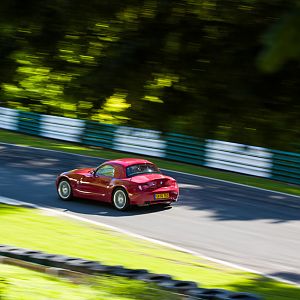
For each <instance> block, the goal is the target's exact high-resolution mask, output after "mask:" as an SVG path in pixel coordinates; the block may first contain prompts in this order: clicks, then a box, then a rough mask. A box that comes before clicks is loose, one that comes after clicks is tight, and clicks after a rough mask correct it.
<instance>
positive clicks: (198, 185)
mask: <svg viewBox="0 0 300 300" xmlns="http://www.w3.org/2000/svg"><path fill="white" fill-rule="evenodd" d="M125 156H126V155H125ZM102 161H103V160H101V159H97V158H89V157H83V156H76V155H72V154H67V153H66V154H64V153H59V152H54V151H52V152H51V151H43V150H38V149H32V148H25V147H16V146H10V145H5V144H0V179H1V180H0V196H4V197H8V198H13V199H16V200H21V201H26V202H31V203H34V204H39V205H43V206H48V207H52V208H56V209H59V210H67V211H69V212H71V213H73V214H76V215H79V216H82V217H85V218H89V219H92V220H96V221H97V220H98V221H100V222H103V223H106V224H109V225H113V226H117V227H120V228H123V229H126V230H129V231H131V232H133V233H138V234H141V235H144V236H147V237H150V238H154V239H158V240H161V241H165V242H168V243H172V244H175V245H177V246H181V247H184V248H187V249H190V250H193V251H197V252H199V253H201V254H204V255H206V256H210V257H213V258H217V259H221V260H225V261H228V262H231V263H234V264H238V265H241V266H243V267H245V268H250V269H254V270H257V271H259V272H263V273H265V274H267V275H270V276H277V277H280V278H282V279H286V280H290V281H293V282H295V283H297V284H300V197H292V196H287V195H283V194H278V193H272V192H268V191H263V190H259V189H253V188H248V187H244V186H239V185H234V184H230V183H225V182H221V181H216V180H212V179H206V178H201V177H196V176H190V175H184V174H179V173H175V172H165V173H167V174H168V175H171V176H173V177H174V178H175V179H176V180H177V181H178V182H179V185H180V192H181V195H180V200H179V202H178V203H176V204H174V205H173V207H172V208H170V209H165V210H162V209H158V208H155V207H145V208H134V209H132V210H130V211H128V212H125V213H124V212H118V211H116V210H114V209H113V208H112V207H111V206H109V205H105V204H101V203H98V202H92V201H86V200H76V201H72V202H64V201H61V200H59V199H58V197H57V195H56V190H55V185H54V181H55V178H56V175H57V174H59V173H61V172H63V171H67V170H70V169H74V168H78V167H90V166H91V167H93V166H97V165H99V164H101V162H102Z"/></svg>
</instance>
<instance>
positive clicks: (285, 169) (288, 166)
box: [271, 150, 300, 184]
mask: <svg viewBox="0 0 300 300" xmlns="http://www.w3.org/2000/svg"><path fill="white" fill-rule="evenodd" d="M271 152H272V154H273V156H272V178H273V179H275V180H279V181H285V182H290V183H294V184H300V154H298V153H292V152H284V151H278V150H271Z"/></svg>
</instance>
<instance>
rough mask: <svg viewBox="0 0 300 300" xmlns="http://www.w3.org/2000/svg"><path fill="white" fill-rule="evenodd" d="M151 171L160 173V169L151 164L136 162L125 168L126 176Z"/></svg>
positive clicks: (149, 172)
mask: <svg viewBox="0 0 300 300" xmlns="http://www.w3.org/2000/svg"><path fill="white" fill-rule="evenodd" d="M151 173H160V170H159V169H158V167H157V166H155V165H153V164H136V165H132V166H130V167H127V168H126V175H127V177H132V176H136V175H140V174H151Z"/></svg>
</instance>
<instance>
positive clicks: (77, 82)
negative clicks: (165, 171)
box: [0, 0, 300, 151]
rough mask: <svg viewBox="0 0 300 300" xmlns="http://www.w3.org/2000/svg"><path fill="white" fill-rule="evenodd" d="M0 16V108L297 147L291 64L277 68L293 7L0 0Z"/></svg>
mask: <svg viewBox="0 0 300 300" xmlns="http://www.w3.org/2000/svg"><path fill="white" fill-rule="evenodd" d="M1 8H2V9H1V10H0V64H1V68H0V104H1V105H4V106H7V107H12V108H20V109H23V110H30V111H35V112H40V113H47V114H54V115H63V116H67V117H75V118H83V119H89V120H97V121H102V122H107V123H113V124H127V125H130V126H138V127H145V128H151V129H160V130H163V131H171V130H172V131H176V132H179V133H189V134H192V135H195V136H198V137H201V138H216V139H223V140H229V141H234V142H240V143H247V144H253V145H259V146H267V147H274V148H280V149H284V150H293V151H295V150H297V147H299V146H297V145H295V143H293V142H291V141H296V140H299V138H300V124H299V120H300V109H299V101H298V95H299V89H300V85H299V65H298V64H296V65H295V64H286V62H288V61H290V60H291V59H293V60H296V59H297V60H298V58H299V51H300V50H299V49H300V42H299V35H298V28H299V26H300V24H299V20H300V18H299V12H298V10H297V11H296V10H295V9H294V1H293V0H288V1H283V0H276V1H267V0H262V1H249V0H239V1H238V0H229V1H228V0H226V1H225V0H219V1H213V0H206V1H195V0H180V1H179V0H176V1H173V0H172V1H171V0H164V1H158V0H144V1H132V0H124V1H117V0H110V1H102V0H91V1H86V2H84V1H79V0H75V1H70V0H60V1H58V0H57V1H53V0H45V1H38V0H26V1H25V0H24V1H20V0H3V1H1ZM290 10H293V13H288V12H289V11H290ZM285 14H287V15H286V17H285V18H283V20H282V21H281V19H282V15H285ZM266 32H267V33H266ZM263 36H264V38H263ZM257 60H259V64H258V67H257ZM277 70H280V71H279V72H276V73H270V72H274V71H277ZM266 71H267V72H266ZM119 95H122V96H119ZM117 102H120V104H116V103H117ZM116 107H118V108H117V109H116ZM270 136H272V138H270Z"/></svg>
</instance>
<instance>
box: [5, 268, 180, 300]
mask: <svg viewBox="0 0 300 300" xmlns="http://www.w3.org/2000/svg"><path fill="white" fill-rule="evenodd" d="M0 299H1V300H11V299H22V300H32V299H34V300H39V299H64V300H96V299H97V300H100V299H113V300H117V299H122V300H126V299H128V300H129V299H136V300H140V299H142V300H152V299H162V300H173V299H175V300H177V299H178V300H179V299H180V298H179V297H178V296H176V295H174V294H172V293H169V292H167V291H163V290H160V289H157V288H155V287H154V286H153V285H149V284H145V283H143V282H140V281H137V280H129V279H126V278H120V277H104V276H101V277H92V276H87V277H85V278H84V280H81V282H80V284H78V281H76V283H74V282H72V281H70V280H68V279H65V278H59V277H54V276H51V275H47V274H43V273H39V272H35V271H31V270H28V269H25V268H20V267H16V266H10V265H3V264H2V265H1V264H0Z"/></svg>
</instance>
